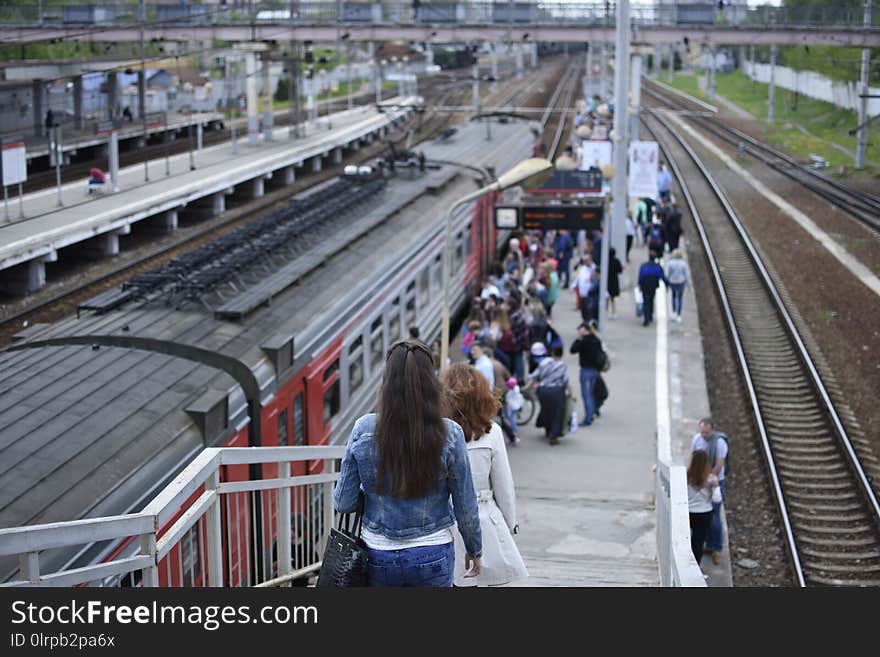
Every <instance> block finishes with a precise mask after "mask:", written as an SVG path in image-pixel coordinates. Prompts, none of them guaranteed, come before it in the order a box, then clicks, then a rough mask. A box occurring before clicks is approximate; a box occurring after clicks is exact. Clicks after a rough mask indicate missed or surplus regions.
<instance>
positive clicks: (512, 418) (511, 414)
mask: <svg viewBox="0 0 880 657" xmlns="http://www.w3.org/2000/svg"><path fill="white" fill-rule="evenodd" d="M501 412H502V413H504V415H505V416H506V417H507V419H508V421H509V422H510V427H511V428H512V429H513V433H515V434H518V433H519V427H518V426H517V425H516V411H515V410H513V409H512V408H507V407H506V406H505V407H504V408H502V409H501Z"/></svg>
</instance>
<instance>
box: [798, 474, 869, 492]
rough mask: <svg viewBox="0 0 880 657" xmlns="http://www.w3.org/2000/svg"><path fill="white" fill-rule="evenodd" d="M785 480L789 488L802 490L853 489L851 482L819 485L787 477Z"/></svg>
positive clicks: (814, 482)
mask: <svg viewBox="0 0 880 657" xmlns="http://www.w3.org/2000/svg"><path fill="white" fill-rule="evenodd" d="M782 478H783V480H785V481H786V483H788V485H789V486H798V487H800V488H809V489H810V490H847V489H849V488H852V483H851V482H849V481H840V482H837V483H833V482H831V483H819V482H816V481H807V482H806V483H801V482H799V481H798V477H786V476H785V475H783V476H782Z"/></svg>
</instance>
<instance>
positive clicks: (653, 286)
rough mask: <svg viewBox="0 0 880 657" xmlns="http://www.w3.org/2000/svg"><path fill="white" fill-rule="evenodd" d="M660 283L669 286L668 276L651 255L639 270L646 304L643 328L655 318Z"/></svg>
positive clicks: (640, 284)
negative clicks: (655, 302) (655, 301)
mask: <svg viewBox="0 0 880 657" xmlns="http://www.w3.org/2000/svg"><path fill="white" fill-rule="evenodd" d="M660 281H663V284H664V285H666V286H668V285H669V283H668V282H667V280H666V275H665V274H664V273H663V267H661V266H660V265H659V264H658V263H657V259H656V256H655V255H654V254H653V253H651V255H649V256H648V260H647V262H645V263H644V264H643V265H642V266H641V267H640V268H639V288H641V290H642V296H643V297H644V303H645V321H644V323H643V324H642V326H647V325H648V324H650V323H651V321H652V320H653V318H654V293H655V292H656V291H657V287H658V286H659V285H660ZM667 289H668V287H667Z"/></svg>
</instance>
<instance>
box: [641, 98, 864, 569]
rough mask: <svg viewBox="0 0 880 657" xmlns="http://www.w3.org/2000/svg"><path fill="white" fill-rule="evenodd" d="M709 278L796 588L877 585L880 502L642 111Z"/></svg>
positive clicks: (820, 392)
mask: <svg viewBox="0 0 880 657" xmlns="http://www.w3.org/2000/svg"><path fill="white" fill-rule="evenodd" d="M643 122H644V125H645V127H646V128H647V129H648V131H649V132H651V133H652V135H653V136H654V138H655V139H657V141H658V143H659V144H660V146H661V148H662V149H663V151H664V153H665V156H666V159H667V161H669V162H670V164H671V166H672V169H673V172H674V173H675V175H676V177H677V178H678V181H679V184H680V186H681V188H682V191H683V194H684V196H685V198H686V200H687V203H688V206H689V207H690V210H691V212H692V214H693V217H694V223H695V224H696V226H697V230H698V232H699V234H700V237H701V239H702V242H703V246H704V248H705V250H706V254H707V258H708V261H709V266H710V270H711V271H712V273H713V276H714V278H715V282H716V286H717V289H718V294H719V297H720V300H721V304H722V306H723V308H724V311H725V314H726V318H727V324H728V328H729V331H730V334H731V337H732V340H733V343H734V352H735V353H736V355H737V358H738V360H739V365H740V370H741V372H742V375H743V379H744V386H745V388H746V390H747V392H748V397H749V402H750V405H751V408H752V411H753V414H754V426H755V428H756V432H757V434H758V435H759V437H760V444H761V451H762V453H763V455H764V459H765V463H766V465H767V468H768V471H769V476H770V485H771V488H772V490H773V494H774V497H775V501H776V504H777V507H778V509H779V511H780V517H781V521H782V526H783V535H784V539H785V543H786V547H787V549H788V553H789V556H790V560H791V563H792V568H793V571H794V572H795V577H796V580H797V584H798V585H800V586H806V585H828V586H878V585H880V505H878V500H877V496H876V493H875V489H874V487H873V485H872V482H871V481H870V479H869V478H868V475H867V474H866V470H869V471H873V472H876V471H877V470H876V467H877V464H876V463H864V464H863V463H862V462H861V461H860V459H859V457H858V455H857V453H856V449H855V447H854V442H855V441H856V440H860V439H851V438H850V437H849V436H847V432H846V429H845V428H844V426H843V423H842V422H841V420H840V418H839V417H838V414H837V412H836V410H835V408H834V404H833V403H832V401H831V398H830V396H829V393H828V391H827V390H826V388H825V385H824V384H823V382H822V380H821V377H820V376H819V374H818V368H817V366H816V365H814V363H813V361H812V359H811V357H810V355H809V353H808V352H807V349H806V348H805V346H804V341H803V340H802V338H801V337H800V335H799V334H798V332H797V330H796V328H795V324H794V322H793V321H792V318H791V317H790V315H789V313H788V311H787V310H786V308H785V305H784V303H783V302H782V299H781V297H780V294H779V292H778V291H777V290H776V288H775V286H774V285H773V283H772V281H771V278H770V276H769V274H768V272H767V270H766V268H765V267H764V265H763V263H762V262H761V260H760V258H759V256H758V253H757V251H756V249H755V247H754V246H753V245H752V243H751V242H750V240H749V238H748V235H747V234H746V232H745V230H744V229H743V227H742V224H741V223H740V221H739V219H738V218H737V217H736V215H735V213H734V211H733V209H732V207H731V206H730V203H729V202H728V201H727V199H726V197H725V196H724V194H723V193H722V192H721V190H720V188H719V187H718V185H717V184H716V183H715V181H714V180H713V178H712V176H711V174H710V173H709V172H708V170H707V169H706V167H705V166H704V165H703V164H702V162H700V160H699V158H698V156H697V155H696V154H695V153H694V151H693V150H692V149H691V148H690V147H689V146H688V145H687V144H686V143H685V141H684V140H683V139H682V138H681V137H680V135H678V133H677V132H676V131H675V130H674V128H672V126H671V125H669V124H668V123H667V122H666V121H664V119H663V118H662V117H661V116H660V115H659V114H658V113H657V112H654V111H651V110H649V112H648V113H647V115H646V116H644V117H643Z"/></svg>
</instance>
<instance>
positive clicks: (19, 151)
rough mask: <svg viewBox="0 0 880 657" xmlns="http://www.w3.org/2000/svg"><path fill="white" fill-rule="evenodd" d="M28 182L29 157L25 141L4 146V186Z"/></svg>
mask: <svg viewBox="0 0 880 657" xmlns="http://www.w3.org/2000/svg"><path fill="white" fill-rule="evenodd" d="M26 180H27V157H26V155H25V148H24V142H23V141H16V142H11V143H9V144H3V186H4V187H6V186H8V185H17V184H18V183H23V182H24V181H26Z"/></svg>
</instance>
